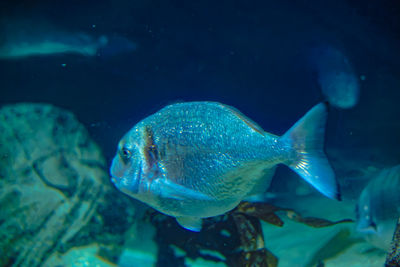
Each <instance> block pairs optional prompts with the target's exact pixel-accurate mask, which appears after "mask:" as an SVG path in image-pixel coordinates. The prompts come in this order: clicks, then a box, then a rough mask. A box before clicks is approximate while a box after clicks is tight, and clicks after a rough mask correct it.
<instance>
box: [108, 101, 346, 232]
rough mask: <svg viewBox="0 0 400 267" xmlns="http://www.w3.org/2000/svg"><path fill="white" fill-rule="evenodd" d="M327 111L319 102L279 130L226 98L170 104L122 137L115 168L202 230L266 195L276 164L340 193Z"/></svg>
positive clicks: (126, 182)
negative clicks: (206, 221)
mask: <svg viewBox="0 0 400 267" xmlns="http://www.w3.org/2000/svg"><path fill="white" fill-rule="evenodd" d="M326 118H327V107H326V105H325V104H324V103H320V104H318V105H316V106H315V107H313V108H312V109H311V110H310V111H309V112H308V113H307V114H306V115H304V117H303V118H301V119H300V120H299V121H298V122H297V123H296V124H295V125H294V126H293V127H292V128H290V129H289V130H288V131H287V132H286V133H285V134H284V135H283V136H281V137H279V136H276V135H273V134H270V133H267V132H265V131H264V130H263V129H262V128H261V127H260V126H259V125H257V124H256V123H255V122H253V121H252V120H251V119H249V118H247V117H246V116H245V115H243V114H242V113H241V112H240V111H238V110H237V109H235V108H233V107H231V106H227V105H224V104H221V103H216V102H187V103H177V104H173V105H169V106H166V107H165V108H163V109H161V110H160V111H158V112H157V113H155V114H153V115H151V116H149V117H147V118H145V119H144V120H142V121H140V122H139V123H137V124H136V125H135V126H134V127H133V128H132V129H131V130H130V131H129V132H128V133H127V134H126V135H125V136H124V137H123V138H122V139H121V141H120V142H119V145H118V150H117V154H116V156H115V157H114V159H113V162H112V165H111V168H110V173H111V176H112V182H113V183H114V184H115V186H116V187H117V188H118V189H119V190H121V191H122V192H124V193H125V194H128V195H129V196H131V197H133V198H136V199H138V200H140V201H142V202H144V203H146V204H148V205H149V206H151V207H153V208H155V209H156V210H158V211H160V212H162V213H164V214H167V215H170V216H173V217H175V218H176V220H177V221H178V223H179V224H180V225H181V226H182V227H184V228H186V229H189V230H192V231H200V230H201V227H202V218H207V217H213V216H217V215H221V214H224V213H226V212H228V211H230V210H232V209H234V208H235V207H236V206H237V205H238V204H239V203H240V202H241V201H242V200H245V199H247V198H250V197H254V196H260V195H263V194H264V193H265V191H266V190H267V189H268V187H269V185H270V182H271V179H272V176H273V175H274V171H275V168H276V165H277V164H285V165H287V166H289V168H291V169H292V170H294V171H295V172H296V173H298V174H299V175H300V176H301V177H302V178H303V179H305V180H306V181H307V182H309V183H310V184H311V185H313V186H314V187H315V188H316V189H317V190H318V191H320V192H321V193H322V194H324V195H326V196H328V197H330V198H333V199H340V192H339V187H338V184H337V182H336V179H335V175H334V172H333V170H332V168H331V166H330V164H329V162H328V160H327V158H326V156H325V154H324V152H323V142H324V132H325V124H326Z"/></svg>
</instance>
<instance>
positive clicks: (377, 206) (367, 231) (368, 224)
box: [356, 165, 400, 251]
mask: <svg viewBox="0 0 400 267" xmlns="http://www.w3.org/2000/svg"><path fill="white" fill-rule="evenodd" d="M356 211H357V212H356V213H357V224H356V229H357V231H358V232H361V233H363V234H364V235H365V238H366V239H367V241H369V242H370V243H371V244H373V245H375V246H376V247H379V248H382V249H384V250H385V251H387V250H388V249H389V248H390V242H391V241H392V237H393V233H394V230H395V228H396V222H397V219H398V218H399V217H400V165H397V166H394V167H392V168H389V169H385V170H382V171H380V172H379V173H378V174H377V176H376V177H374V178H373V179H372V180H371V181H370V182H369V183H368V184H367V186H366V187H365V188H364V189H363V191H362V192H361V195H360V198H359V200H358V203H357V208H356Z"/></svg>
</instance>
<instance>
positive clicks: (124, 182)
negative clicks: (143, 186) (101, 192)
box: [111, 175, 139, 195]
mask: <svg viewBox="0 0 400 267" xmlns="http://www.w3.org/2000/svg"><path fill="white" fill-rule="evenodd" d="M136 180H137V179H135V182H133V183H132V182H129V179H126V178H124V177H117V176H113V175H112V176H111V182H112V183H113V184H114V185H115V187H116V188H117V189H118V190H120V191H121V192H123V193H125V194H127V195H133V194H138V193H139V182H138V181H136Z"/></svg>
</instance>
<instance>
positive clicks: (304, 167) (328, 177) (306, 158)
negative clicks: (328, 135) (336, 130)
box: [281, 103, 340, 200]
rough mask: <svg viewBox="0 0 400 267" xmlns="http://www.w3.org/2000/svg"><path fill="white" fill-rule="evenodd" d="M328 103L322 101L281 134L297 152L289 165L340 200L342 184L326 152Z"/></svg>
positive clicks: (323, 190) (308, 180) (316, 186)
mask: <svg viewBox="0 0 400 267" xmlns="http://www.w3.org/2000/svg"><path fill="white" fill-rule="evenodd" d="M327 115H328V105H327V104H325V103H320V104H318V105H316V106H315V107H313V108H312V109H311V110H310V111H308V112H307V113H306V114H305V115H304V116H303V117H302V118H301V119H300V120H299V121H297V122H296V123H295V125H293V126H292V128H290V129H289V131H287V132H286V133H285V134H284V135H283V136H282V137H281V141H283V142H285V143H289V144H290V145H291V147H292V149H293V150H294V152H295V156H294V160H292V161H291V162H289V163H288V166H289V167H290V168H291V169H292V170H294V171H295V172H296V173H297V174H299V175H300V176H301V177H302V178H303V179H304V180H306V181H307V182H308V183H310V184H311V185H312V186H314V187H315V188H316V189H317V190H318V191H320V192H321V193H322V194H324V195H326V196H327V197H329V198H333V199H337V200H340V190H339V185H338V183H337V181H336V178H335V174H334V172H333V170H332V167H331V166H330V164H329V162H328V159H327V157H326V155H325V153H324V149H323V147H324V136H325V126H326V119H327Z"/></svg>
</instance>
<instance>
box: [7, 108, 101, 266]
mask: <svg viewBox="0 0 400 267" xmlns="http://www.w3.org/2000/svg"><path fill="white" fill-rule="evenodd" d="M0 159H1V160H0V210H1V213H0V258H1V260H0V266H10V265H15V266H29V267H34V266H40V265H43V264H44V263H45V261H46V259H48V258H49V257H50V256H51V254H52V253H54V252H56V251H57V252H63V251H67V250H68V249H69V248H71V247H72V246H73V245H72V243H71V240H73V239H74V238H75V237H76V236H77V235H79V234H80V233H79V232H80V231H81V230H82V228H84V227H85V226H87V224H88V223H89V222H90V221H91V220H93V217H94V214H95V213H96V209H97V208H98V206H99V205H101V203H102V199H103V198H104V195H105V194H106V190H107V187H106V186H108V185H107V180H108V175H107V172H106V171H105V169H106V168H105V167H106V164H105V160H104V158H103V156H102V154H101V151H100V149H99V147H98V146H97V145H96V144H95V143H94V142H93V141H92V140H91V139H90V137H89V135H88V133H87V131H86V129H85V128H84V127H83V126H82V125H81V124H80V123H79V122H78V121H77V120H76V118H75V117H74V115H73V114H72V113H70V112H68V111H65V110H62V109H59V108H56V107H53V106H51V105H45V104H28V103H26V104H16V105H10V106H4V107H3V108H2V109H1V110H0ZM81 242H82V241H81Z"/></svg>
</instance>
